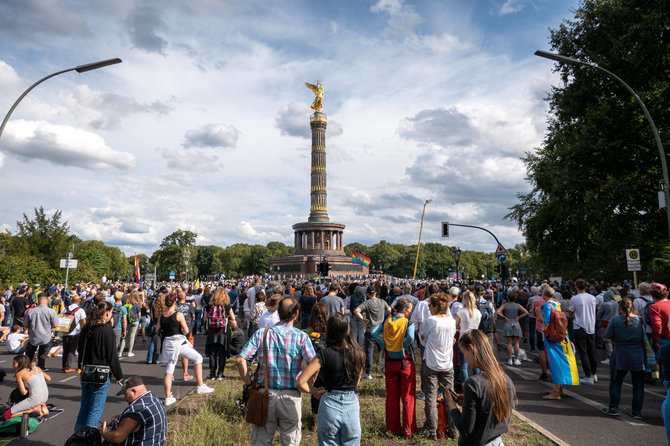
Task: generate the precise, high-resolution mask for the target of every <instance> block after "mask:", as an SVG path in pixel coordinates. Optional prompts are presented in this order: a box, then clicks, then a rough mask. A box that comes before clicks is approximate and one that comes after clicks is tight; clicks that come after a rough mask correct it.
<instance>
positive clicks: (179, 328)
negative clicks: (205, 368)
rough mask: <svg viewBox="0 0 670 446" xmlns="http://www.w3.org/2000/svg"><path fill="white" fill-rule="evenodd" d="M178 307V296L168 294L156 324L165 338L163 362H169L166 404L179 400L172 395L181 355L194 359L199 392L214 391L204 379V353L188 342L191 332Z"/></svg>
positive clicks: (166, 377)
mask: <svg viewBox="0 0 670 446" xmlns="http://www.w3.org/2000/svg"><path fill="white" fill-rule="evenodd" d="M176 307H177V297H176V296H175V295H174V294H168V295H167V296H166V297H165V310H164V311H163V314H161V316H160V318H159V319H158V324H157V325H156V331H158V332H160V333H161V336H162V338H163V350H162V352H161V358H162V362H164V363H166V364H167V367H166V368H165V377H164V379H163V387H164V388H165V405H166V406H169V405H171V404H174V403H176V402H177V399H176V398H175V397H174V396H173V395H172V380H173V379H174V369H175V367H176V365H177V360H178V359H179V357H180V356H181V357H184V358H186V359H188V360H189V361H193V370H194V371H195V379H196V381H197V385H198V387H197V393H210V392H213V391H214V389H213V388H211V387H209V386H208V385H207V384H205V383H204V382H203V381H202V355H201V354H200V353H198V352H197V351H196V350H195V349H194V348H193V346H192V345H191V343H190V342H188V338H187V337H186V334H187V333H188V332H189V328H188V324H187V323H186V318H185V317H184V315H183V314H181V313H180V312H179V311H176V310H175V309H176Z"/></svg>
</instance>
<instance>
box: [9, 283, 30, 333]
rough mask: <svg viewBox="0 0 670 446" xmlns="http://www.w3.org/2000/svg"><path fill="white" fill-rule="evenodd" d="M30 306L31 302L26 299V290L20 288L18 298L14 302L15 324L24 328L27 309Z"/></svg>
mask: <svg viewBox="0 0 670 446" xmlns="http://www.w3.org/2000/svg"><path fill="white" fill-rule="evenodd" d="M29 306H30V302H28V299H27V298H26V290H25V288H19V290H18V291H17V292H16V296H14V299H13V300H12V313H13V316H14V323H15V324H16V325H19V326H21V327H23V317H24V316H25V314H26V309H27V308H28V307H29Z"/></svg>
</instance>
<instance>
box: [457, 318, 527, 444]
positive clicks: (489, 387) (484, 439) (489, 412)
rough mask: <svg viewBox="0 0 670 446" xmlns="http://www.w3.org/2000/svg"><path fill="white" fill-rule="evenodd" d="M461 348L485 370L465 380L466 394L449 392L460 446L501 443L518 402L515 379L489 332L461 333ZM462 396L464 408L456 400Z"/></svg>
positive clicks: (473, 361) (470, 359)
mask: <svg viewBox="0 0 670 446" xmlns="http://www.w3.org/2000/svg"><path fill="white" fill-rule="evenodd" d="M458 343H459V347H460V348H461V350H462V351H463V353H464V355H465V358H466V360H467V362H468V363H470V364H472V366H473V367H476V368H478V369H480V370H481V371H482V373H478V374H476V375H472V376H471V377H470V378H468V380H467V381H466V382H465V383H463V394H462V396H461V395H456V394H452V392H449V391H446V392H445V397H446V400H447V406H448V407H449V414H450V416H451V417H453V418H454V424H455V425H456V428H457V429H458V432H459V434H460V435H459V438H458V444H459V446H484V445H486V446H502V445H503V441H502V434H504V433H505V432H508V430H509V420H510V418H511V417H512V410H513V409H514V406H515V405H516V402H517V398H516V391H515V389H514V384H512V380H511V379H510V378H509V376H507V375H506V374H505V373H504V372H503V371H502V369H501V368H500V365H499V364H498V361H497V360H496V358H495V356H494V354H493V350H492V349H491V344H490V343H489V341H488V339H487V338H486V335H485V334H484V333H482V332H481V331H479V330H470V331H468V332H467V333H463V334H461V337H460V340H459V342H458ZM461 399H462V404H461V405H462V411H461V410H459V409H458V407H457V401H461Z"/></svg>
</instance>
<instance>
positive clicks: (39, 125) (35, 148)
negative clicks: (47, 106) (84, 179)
mask: <svg viewBox="0 0 670 446" xmlns="http://www.w3.org/2000/svg"><path fill="white" fill-rule="evenodd" d="M3 139H4V141H3V146H2V147H3V150H4V151H5V152H6V153H9V154H11V155H12V156H14V157H16V158H19V159H20V160H22V161H26V162H27V161H29V160H32V159H42V160H46V161H49V162H51V163H53V164H58V165H62V166H76V167H81V168H85V169H96V170H97V169H108V168H113V169H127V168H132V167H134V166H135V157H134V156H133V155H132V154H130V153H127V152H120V151H117V150H114V149H112V148H111V147H109V146H108V145H107V144H105V141H104V139H102V138H101V137H100V136H98V135H96V134H94V133H91V132H89V131H86V130H81V129H76V128H74V127H70V126H65V125H56V124H50V123H48V122H45V121H25V120H22V119H19V120H14V121H11V126H7V127H6V128H5V133H4V134H3Z"/></svg>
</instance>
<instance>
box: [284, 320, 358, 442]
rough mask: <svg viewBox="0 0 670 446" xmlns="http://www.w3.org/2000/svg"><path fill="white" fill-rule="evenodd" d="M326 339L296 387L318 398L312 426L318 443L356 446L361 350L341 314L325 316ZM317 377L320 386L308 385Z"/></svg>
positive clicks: (300, 376) (299, 378)
mask: <svg viewBox="0 0 670 446" xmlns="http://www.w3.org/2000/svg"><path fill="white" fill-rule="evenodd" d="M326 339H327V341H326V346H325V347H324V348H322V349H321V350H320V351H318V352H317V354H316V356H315V357H314V359H312V360H311V361H310V363H309V365H308V366H307V368H306V369H305V371H303V372H302V374H301V375H299V376H298V379H297V381H296V387H297V388H298V390H300V391H301V392H304V393H311V394H312V396H313V397H315V398H317V399H319V400H320V402H319V413H318V418H317V428H316V430H317V433H318V436H319V445H351V446H355V445H359V444H360V442H361V421H360V406H359V403H358V396H357V395H356V391H357V390H358V384H359V382H360V380H361V375H362V374H363V368H364V366H365V353H363V349H361V348H360V346H359V345H358V343H357V342H356V341H355V340H354V339H353V337H352V336H351V329H350V327H349V322H348V321H347V318H346V316H344V315H342V314H341V313H333V314H331V316H330V318H329V319H328V328H327V335H326ZM317 376H319V378H320V379H321V382H322V385H316V384H312V383H313V382H314V379H315V378H316V377H317ZM310 384H312V385H310Z"/></svg>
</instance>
